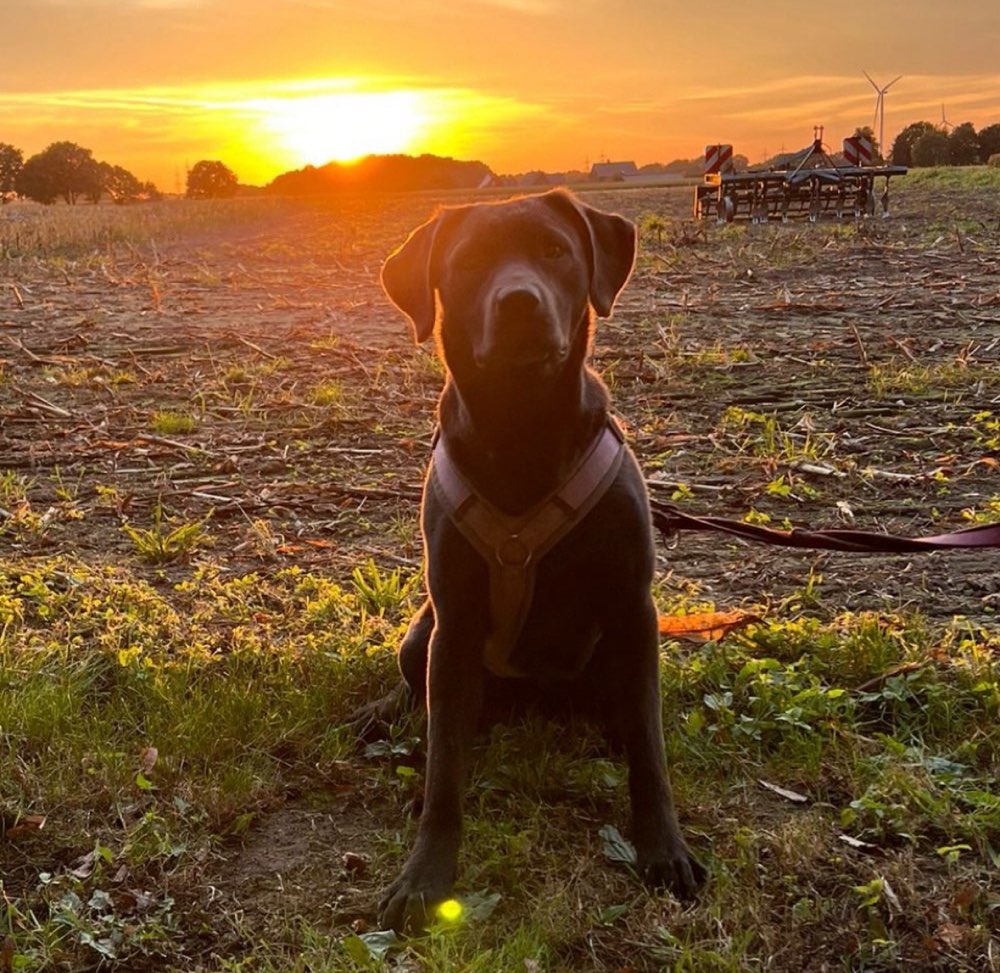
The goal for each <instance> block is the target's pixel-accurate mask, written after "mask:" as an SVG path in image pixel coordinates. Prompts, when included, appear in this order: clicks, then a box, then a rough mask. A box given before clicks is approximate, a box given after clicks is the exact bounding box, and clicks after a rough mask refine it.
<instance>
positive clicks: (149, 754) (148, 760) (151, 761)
mask: <svg viewBox="0 0 1000 973" xmlns="http://www.w3.org/2000/svg"><path fill="white" fill-rule="evenodd" d="M159 757H160V751H159V750H157V749H156V747H145V748H144V749H143V750H142V751H141V752H140V754H139V760H140V761H141V766H142V772H143V773H144V774H148V773H151V772H152V770H153V768H154V767H155V766H156V761H157V760H158V759H159Z"/></svg>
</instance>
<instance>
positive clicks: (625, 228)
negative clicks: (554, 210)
mask: <svg viewBox="0 0 1000 973" xmlns="http://www.w3.org/2000/svg"><path fill="white" fill-rule="evenodd" d="M547 198H549V199H551V200H552V202H554V203H556V205H567V204H568V205H570V206H572V208H573V209H574V210H575V211H576V213H577V214H578V215H579V217H580V218H581V219H582V220H583V222H584V223H585V224H586V227H587V232H588V233H589V235H590V250H591V253H592V254H593V266H592V267H591V275H590V303H591V304H593V306H594V310H595V311H596V312H597V316H598V317H601V318H606V317H610V316H611V309H612V308H613V307H614V305H615V299H616V298H617V297H618V295H619V293H621V289H622V288H623V287H624V286H625V284H626V282H627V281H628V279H629V277H630V276H631V274H632V267H633V266H634V264H635V250H636V232H635V224H634V223H633V222H632V221H631V220H627V219H625V217H624V216H618V215H617V214H615V213H605V212H603V211H602V210H599V209H594V207H593V206H588V205H587V204H586V203H581V202H580V200H578V199H576V198H575V197H574V196H571V195H570V194H569V193H565V192H560V191H558V190H556V191H555V192H552V193H548V194H547Z"/></svg>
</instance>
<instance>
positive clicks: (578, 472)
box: [428, 418, 625, 676]
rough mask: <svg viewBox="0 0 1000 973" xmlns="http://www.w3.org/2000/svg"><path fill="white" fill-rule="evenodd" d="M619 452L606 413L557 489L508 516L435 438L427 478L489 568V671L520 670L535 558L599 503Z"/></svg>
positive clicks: (615, 431)
mask: <svg viewBox="0 0 1000 973" xmlns="http://www.w3.org/2000/svg"><path fill="white" fill-rule="evenodd" d="M624 455H625V443H624V440H623V437H622V432H621V430H620V429H619V427H618V424H617V423H616V422H615V421H614V420H613V419H610V418H609V419H608V422H607V423H606V424H605V425H604V426H603V427H602V429H601V431H600V433H598V435H597V437H596V438H595V439H594V441H593V443H592V444H591V445H590V447H589V449H588V450H587V452H586V453H585V454H584V456H583V458H582V459H581V460H580V462H579V464H577V466H576V468H575V469H574V471H573V472H572V473H571V474H570V476H569V477H568V478H567V479H566V480H565V481H564V482H563V484H562V485H561V486H560V487H559V488H558V489H556V490H555V491H553V492H552V493H551V494H550V495H549V496H548V497H546V499H545V500H543V501H542V502H541V503H539V504H538V505H537V506H535V507H533V508H532V509H531V510H529V511H528V512H527V513H525V514H521V515H519V516H510V515H509V514H505V513H503V512H502V511H500V510H497V509H496V507H494V506H493V505H492V504H491V503H490V502H489V501H488V500H485V499H484V498H483V497H481V496H480V495H479V494H478V493H477V492H476V491H475V490H474V489H473V487H472V486H471V485H470V484H469V482H468V480H466V479H465V477H464V476H463V475H462V472H461V471H460V470H459V468H458V467H457V466H456V464H455V462H454V460H453V459H452V458H451V456H450V455H449V454H448V450H447V449H446V448H445V445H444V440H443V439H441V437H440V436H439V437H438V439H437V442H436V443H435V445H434V452H433V455H432V458H431V467H430V474H429V477H428V480H429V483H430V484H431V486H432V487H433V489H434V490H435V492H436V493H437V496H438V498H439V499H440V501H441V503H442V504H444V507H445V509H446V510H447V511H448V515H449V516H450V517H451V520H452V522H453V523H454V524H455V526H456V527H457V528H458V529H459V530H460V531H461V532H462V534H463V536H464V537H465V538H466V540H468V541H469V543H470V544H472V546H473V547H474V548H475V549H476V550H477V551H478V552H479V554H480V555H481V556H482V557H483V559H484V560H485V561H486V563H487V564H488V565H489V569H490V615H491V629H490V634H489V636H488V637H487V640H486V647H485V650H484V653H483V662H484V664H485V665H486V667H487V669H489V670H490V672H492V673H494V674H495V675H498V676H520V675H522V673H520V672H518V670H516V669H515V668H514V667H513V666H512V665H511V664H510V655H511V653H512V652H513V651H514V646H515V645H516V644H517V638H518V636H519V635H520V633H521V629H522V628H523V626H524V622H525V619H526V618H527V616H528V610H529V609H530V608H531V599H532V595H533V593H534V588H535V571H536V568H537V565H538V562H539V561H540V560H541V559H542V558H543V557H544V556H545V554H546V553H548V551H550V550H551V549H552V548H553V547H555V545H556V544H557V543H558V542H559V541H560V540H562V538H563V537H565V536H566V534H568V533H569V532H570V530H572V528H573V527H574V526H576V524H578V523H580V521H581V520H583V518H584V517H585V516H586V515H587V514H588V513H589V512H590V511H591V510H592V509H593V508H594V507H595V506H596V505H597V503H598V501H599V500H600V499H601V497H603V496H604V494H605V493H606V492H607V489H608V487H609V486H611V484H612V483H613V482H614V479H615V477H616V476H617V475H618V470H619V469H620V468H621V464H622V458H623V457H624Z"/></svg>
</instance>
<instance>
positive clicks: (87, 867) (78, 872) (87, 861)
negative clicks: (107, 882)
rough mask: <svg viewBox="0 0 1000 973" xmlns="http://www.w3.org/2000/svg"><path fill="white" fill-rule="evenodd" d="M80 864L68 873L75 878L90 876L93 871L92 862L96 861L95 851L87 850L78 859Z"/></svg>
mask: <svg viewBox="0 0 1000 973" xmlns="http://www.w3.org/2000/svg"><path fill="white" fill-rule="evenodd" d="M79 861H80V864H79V865H77V866H76V868H74V869H72V870H71V871H70V875H73V876H75V877H76V878H81V879H83V878H90V876H91V874H92V873H93V871H94V863H95V862H96V861H97V852H96V851H88V852H87V854H86V855H84V856H83V858H81V859H80V860H79Z"/></svg>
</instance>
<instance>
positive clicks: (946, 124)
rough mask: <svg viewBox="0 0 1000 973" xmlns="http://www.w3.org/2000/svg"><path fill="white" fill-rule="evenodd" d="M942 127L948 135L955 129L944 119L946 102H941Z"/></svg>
mask: <svg viewBox="0 0 1000 973" xmlns="http://www.w3.org/2000/svg"><path fill="white" fill-rule="evenodd" d="M941 127H942V128H943V129H944V130H945V133H946V134H947V132H949V131H950V130H951V129H953V128H954V127H955V126H954V125H952V124H951V122H949V121H948V119H947V118H945V117H944V102H941Z"/></svg>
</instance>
